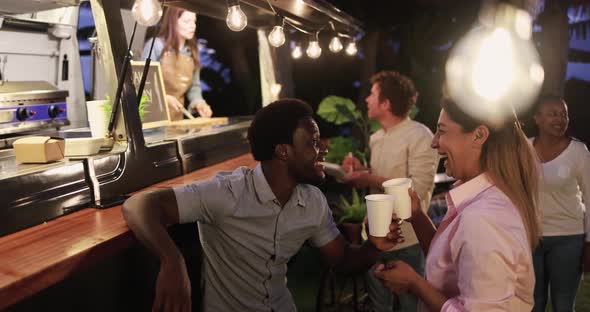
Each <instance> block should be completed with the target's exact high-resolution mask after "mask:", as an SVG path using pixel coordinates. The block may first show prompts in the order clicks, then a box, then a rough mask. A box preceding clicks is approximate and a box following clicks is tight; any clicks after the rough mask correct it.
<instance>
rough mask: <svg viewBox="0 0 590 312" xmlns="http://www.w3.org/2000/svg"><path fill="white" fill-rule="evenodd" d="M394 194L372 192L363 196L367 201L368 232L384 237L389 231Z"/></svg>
mask: <svg viewBox="0 0 590 312" xmlns="http://www.w3.org/2000/svg"><path fill="white" fill-rule="evenodd" d="M394 199H395V196H393V195H387V194H372V195H367V196H365V200H366V201H367V218H368V219H369V234H371V235H372V236H376V237H385V236H387V233H389V225H390V224H391V214H392V213H393V203H394Z"/></svg>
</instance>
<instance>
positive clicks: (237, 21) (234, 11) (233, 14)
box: [225, 0, 248, 31]
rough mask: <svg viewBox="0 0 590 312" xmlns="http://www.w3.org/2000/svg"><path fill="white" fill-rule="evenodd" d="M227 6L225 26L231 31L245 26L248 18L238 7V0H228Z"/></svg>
mask: <svg viewBox="0 0 590 312" xmlns="http://www.w3.org/2000/svg"><path fill="white" fill-rule="evenodd" d="M227 6H228V8H227V17H226V19H225V22H226V23H227V27H229V29H231V30H233V31H241V30H243V29H244V28H246V25H248V18H246V14H244V12H243V11H242V9H241V8H240V1H238V0H228V1H227Z"/></svg>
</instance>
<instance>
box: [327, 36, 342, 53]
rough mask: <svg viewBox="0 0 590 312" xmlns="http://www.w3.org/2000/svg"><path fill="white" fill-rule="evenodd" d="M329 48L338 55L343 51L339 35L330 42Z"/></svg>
mask: <svg viewBox="0 0 590 312" xmlns="http://www.w3.org/2000/svg"><path fill="white" fill-rule="evenodd" d="M328 48H329V49H330V51H332V52H334V53H338V52H340V51H341V50H342V42H341V41H340V37H338V35H336V36H334V38H332V40H330V44H329V45H328Z"/></svg>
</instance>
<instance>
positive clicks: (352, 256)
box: [318, 235, 381, 273]
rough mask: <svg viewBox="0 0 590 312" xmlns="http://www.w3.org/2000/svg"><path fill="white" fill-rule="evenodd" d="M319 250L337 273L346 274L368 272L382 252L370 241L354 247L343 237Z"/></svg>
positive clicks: (338, 237) (339, 236)
mask: <svg viewBox="0 0 590 312" xmlns="http://www.w3.org/2000/svg"><path fill="white" fill-rule="evenodd" d="M318 249H319V251H320V255H321V258H322V260H323V261H324V263H326V264H327V265H329V266H330V267H332V268H334V269H336V271H339V272H346V273H357V272H363V271H366V270H368V269H369V268H370V267H371V266H372V265H373V264H375V262H377V259H378V257H379V255H380V254H381V251H379V250H378V249H377V248H376V247H375V246H374V245H373V244H372V243H370V242H368V241H367V242H365V243H364V244H362V245H352V244H350V243H349V242H347V241H346V239H345V238H344V237H343V236H342V235H338V236H337V237H336V238H335V239H334V240H332V241H331V242H329V243H327V244H326V245H324V246H322V247H320V248H318Z"/></svg>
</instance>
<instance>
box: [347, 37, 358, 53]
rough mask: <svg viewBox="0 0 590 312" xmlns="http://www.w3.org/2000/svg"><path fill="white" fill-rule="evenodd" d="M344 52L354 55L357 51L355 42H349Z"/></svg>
mask: <svg viewBox="0 0 590 312" xmlns="http://www.w3.org/2000/svg"><path fill="white" fill-rule="evenodd" d="M345 51H346V54H348V55H350V56H353V55H356V53H357V52H358V49H357V48H356V43H355V42H354V40H353V41H351V42H349V43H348V44H347V45H346V50H345Z"/></svg>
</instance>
